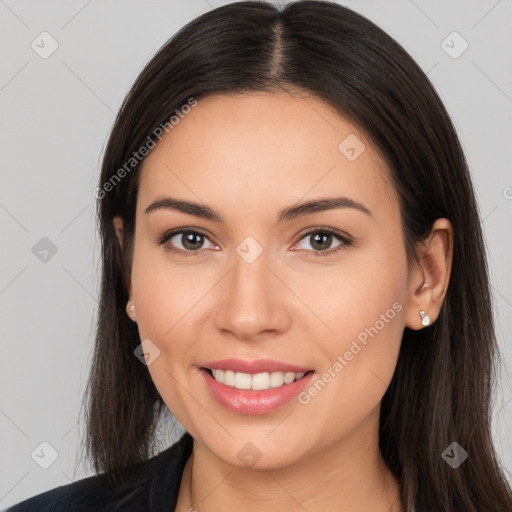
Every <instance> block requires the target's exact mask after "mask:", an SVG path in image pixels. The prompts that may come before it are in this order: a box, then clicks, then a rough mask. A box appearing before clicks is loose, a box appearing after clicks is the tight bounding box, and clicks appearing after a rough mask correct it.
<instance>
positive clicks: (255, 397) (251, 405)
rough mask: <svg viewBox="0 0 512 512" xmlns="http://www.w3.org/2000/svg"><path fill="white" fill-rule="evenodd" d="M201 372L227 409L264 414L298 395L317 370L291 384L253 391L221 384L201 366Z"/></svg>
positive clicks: (211, 390)
mask: <svg viewBox="0 0 512 512" xmlns="http://www.w3.org/2000/svg"><path fill="white" fill-rule="evenodd" d="M200 372H201V375H202V376H203V379H204V380H205V383H206V386H207V388H208V389H209V390H210V392H211V393H212V395H213V397H214V398H215V399H216V400H217V402H219V403H220V404H221V405H223V406H224V407H226V409H229V410H231V411H235V412H240V413H242V414H264V413H267V412H272V411H275V410H276V409H279V407H281V406H282V405H284V404H285V403H287V402H289V401H290V400H292V399H293V398H294V397H296V396H297V395H298V394H299V393H300V392H301V391H302V390H303V389H304V388H305V387H306V386H307V385H308V384H309V383H310V382H311V379H312V378H313V376H314V375H315V372H311V373H308V374H307V375H305V376H304V377H302V379H298V380H296V381H294V382H292V383H290V384H283V385H282V386H279V387H278V388H270V389H266V390H264V391H251V390H247V389H237V388H232V387H230V386H226V385H224V384H221V383H220V382H217V381H216V380H215V379H214V378H213V377H212V376H211V375H210V374H209V373H208V372H207V371H206V370H205V369H204V368H200Z"/></svg>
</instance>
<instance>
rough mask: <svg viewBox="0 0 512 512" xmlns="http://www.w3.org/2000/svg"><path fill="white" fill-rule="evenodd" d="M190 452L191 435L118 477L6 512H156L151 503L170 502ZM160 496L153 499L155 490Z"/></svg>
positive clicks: (84, 483)
mask: <svg viewBox="0 0 512 512" xmlns="http://www.w3.org/2000/svg"><path fill="white" fill-rule="evenodd" d="M191 449H192V438H191V436H190V434H188V433H185V435H184V436H183V437H182V438H181V439H180V440H179V441H178V442H177V443H175V444H173V445H172V446H171V447H170V448H167V449H166V450H164V451H163V452H161V453H159V454H157V455H155V456H154V457H152V458H150V459H148V460H146V461H144V462H141V463H139V464H136V465H134V466H130V467H128V468H124V469H123V470H122V471H120V472H119V473H118V474H117V475H113V474H108V475H107V474H106V473H101V474H98V475H94V476H90V477H87V478H83V479H81V480H78V481H76V482H73V483H71V484H67V485H63V486H60V487H56V488H54V489H51V490H49V491H46V492H43V493H41V494H38V495H36V496H33V497H32V498H29V499H27V500H25V501H22V502H21V503H18V504H16V505H14V506H12V507H10V508H8V509H7V511H6V512H64V511H65V512H91V511H92V510H94V511H95V512H107V511H114V510H115V511H119V512H121V511H130V512H132V511H133V512H136V511H139V510H140V511H147V510H153V509H154V510H158V508H155V507H153V506H152V505H151V503H150V502H151V501H155V500H157V501H160V500H163V501H164V502H167V503H169V502H172V501H173V500H174V499H175V498H177V490H178V489H179V482H180V480H181V475H182V472H183V467H184V465H185V462H186V459H187V458H188V455H189V454H190V451H191ZM155 488H156V489H158V491H159V495H158V497H157V496H153V495H155V492H154V489H155Z"/></svg>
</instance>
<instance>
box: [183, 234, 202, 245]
mask: <svg viewBox="0 0 512 512" xmlns="http://www.w3.org/2000/svg"><path fill="white" fill-rule="evenodd" d="M183 236H184V237H185V242H184V243H183V247H185V248H186V249H198V248H200V247H201V243H202V240H201V239H202V236H203V235H201V234H199V233H187V234H184V235H183ZM194 242H195V244H194Z"/></svg>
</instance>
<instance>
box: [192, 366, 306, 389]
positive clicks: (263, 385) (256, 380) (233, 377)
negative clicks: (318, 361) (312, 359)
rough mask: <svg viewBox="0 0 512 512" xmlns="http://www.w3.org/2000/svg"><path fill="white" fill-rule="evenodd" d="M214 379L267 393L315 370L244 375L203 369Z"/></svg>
mask: <svg viewBox="0 0 512 512" xmlns="http://www.w3.org/2000/svg"><path fill="white" fill-rule="evenodd" d="M201 369H202V370H204V371H205V372H206V373H208V374H209V375H210V377H211V378H212V379H214V380H215V381H217V382H218V383H219V384H223V385H224V386H227V387H230V388H234V389H243V390H246V391H265V390H267V389H272V388H280V387H282V386H287V385H289V384H292V383H293V382H296V381H298V380H301V379H304V378H305V377H307V376H308V375H310V374H311V373H314V370H309V371H306V372H279V371H276V372H261V373H253V374H250V373H244V372H235V371H233V370H221V369H214V368H206V367H202V368H201Z"/></svg>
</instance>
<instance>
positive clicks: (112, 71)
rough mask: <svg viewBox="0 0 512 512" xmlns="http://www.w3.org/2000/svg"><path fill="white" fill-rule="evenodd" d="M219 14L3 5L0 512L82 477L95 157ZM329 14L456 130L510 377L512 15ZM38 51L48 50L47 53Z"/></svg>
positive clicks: (498, 424)
mask: <svg viewBox="0 0 512 512" xmlns="http://www.w3.org/2000/svg"><path fill="white" fill-rule="evenodd" d="M223 3H230V2H217V1H212V0H210V1H206V0H193V1H191V0H188V1H186V2H185V1H182V2H177V1H165V2H164V1H157V0H152V1H134V0H124V1H123V2H122V4H121V3H119V2H112V1H103V2H102V1H99V0H89V1H86V0H80V1H77V0H72V1H70V0H67V1H63V0H59V1H45V2H36V1H35V0H34V1H14V0H5V1H4V0H0V53H1V67H0V106H1V114H0V119H1V121H0V123H1V124H0V127H1V133H0V137H1V156H0V158H1V174H0V180H1V181H0V183H1V186H0V230H1V231H0V236H1V242H0V243H1V252H0V255H1V259H0V337H1V341H2V358H1V362H0V365H1V367H0V379H1V381H0V382H1V393H2V394H1V399H0V432H1V441H0V450H1V452H0V453H1V456H0V460H1V468H0V508H5V507H7V506H8V505H11V504H13V503H16V502H18V501H20V500H22V499H24V498H27V497H29V496H31V495H34V494H36V493H39V492H42V491H44V490H46V489H50V488H53V487H56V486H59V485H63V484H67V483H69V482H70V481H72V480H75V479H77V478H81V477H83V476H85V475H87V474H91V471H90V470H88V469H87V468H85V467H79V468H78V469H77V470H76V471H75V463H76V462H77V457H78V454H79V449H78V447H79V441H80V438H81V436H82V435H83V423H82V422H81V420H80V418H79V409H80V403H81V399H82V394H83V391H84V386H85V381H86V377H87V373H88V368H89V362H90V355H91V349H92V341H93V332H94V322H95V318H96V308H97V300H96V297H97V293H98V288H97V285H98V265H99V245H98V238H97V235H96V233H95V229H96V228H95V219H94V202H95V200H94V197H93V189H94V188H95V187H96V182H97V179H98V173H99V163H100V158H101V154H102V150H103V146H104V144H105V141H106V138H107V135H108V131H109V129H110V127H111V125H112V122H113V120H114V115H115V113H116V112H117V110H118V108H119V106H120V104H121V101H122V99H123V97H124V95H125V93H126V92H127V90H128V88H129V86H130V85H131V83H132V82H133V80H134V79H135V77H136V76H137V74H138V73H139V71H140V70H141V69H142V67H143V66H144V64H145V63H146V62H147V61H148V60H149V59H150V58H151V56H152V55H153V53H154V52H155V51H156V50H157V49H158V48H159V47H160V46H161V45H162V44H163V43H164V42H165V41H166V40H167V39H168V38H169V37H170V36H171V35H172V34H173V33H174V32H176V31H177V30H178V29H179V28H180V27H182V26H183V25H184V24H185V23H186V22H188V21H189V20H191V19H193V18H194V17H196V16H197V15H199V14H201V13H203V12H206V11H207V10H209V9H211V8H213V7H217V6H219V5H221V4H223ZM340 3H343V4H345V5H348V6H349V7H351V8H353V9H354V10H356V11H358V12H360V13H362V14H364V15H366V16H367V17H368V18H370V19H371V20H373V21H374V22H376V23H377V24H378V25H379V26H380V27H382V28H383V29H384V30H386V31H387V32H388V33H389V34H390V35H392V36H393V37H394V38H395V39H397V40H398V42H400V43H401V44H402V45H403V46H404V47H405V48H406V50H407V51H409V53H410V54H411V55H412V56H413V57H414V58H415V59H416V61H417V62H418V64H419V65H420V66H421V67H422V69H424V70H425V71H426V72H428V75H429V77H430V79H431V80H432V82H433V83H434V85H435V87H436V88H437V90H438V92H439V94H440V96H441V98H442V99H443V101H444V102H445V104H446V106H447V108H448V111H449V113H450V114H451V116H452V119H453V120H454V123H455V125H456V127H457V130H458V132H459V136H460V138H461V140H462V144H463V146H464V148H465V151H466V154H467V157H468V160H469V164H470V168H471V172H472V175H473V178H474V184H475V188H476V193H477V196H478V201H479V206H480V211H481V216H482V223H483V228H484V232H485V236H486V243H487V246H488V251H489V263H490V268H491V277H492V285H493V291H494V300H495V310H496V323H497V329H498V336H499V342H500V345H501V348H502V351H503V356H504V358H505V366H506V368H507V369H508V371H510V366H511V363H512V347H511V343H510V333H511V332H512V279H511V274H512V266H511V265H510V261H511V260H512V247H511V236H510V224H511V221H512V215H511V213H512V173H511V172H510V169H511V167H510V165H511V162H512V154H511V153H512V123H511V116H510V114H511V110H512V73H511V67H512V66H511V62H512V45H511V39H512V37H511V34H512V30H511V26H510V25H511V20H512V1H511V0H498V1H496V0H485V1H484V0H480V1H475V0H472V1H467V0H464V1H462V0H460V1H451V2H449V3H448V2H446V1H441V0H436V1H426V0H415V1H412V0H393V1H387V2H383V1H381V0H365V1H364V2H363V1H346V2H340ZM121 5H122V8H121V7H120V6H121ZM43 31H47V32H48V33H49V34H51V36H52V37H53V38H54V39H55V40H56V41H57V43H58V45H59V46H58V49H57V50H56V51H55V52H54V53H53V54H52V55H50V56H49V57H48V58H46V59H43V58H41V57H40V54H38V53H36V51H35V50H34V49H32V47H31V44H32V42H33V41H34V40H35V43H34V44H39V46H40V47H41V46H42V45H43V43H41V42H40V41H41V38H40V37H38V36H39V34H41V32H43ZM453 31H456V32H458V33H459V34H460V35H461V36H462V38H464V40H465V41H467V43H468V44H469V47H468V48H467V50H466V51H465V52H464V53H462V54H461V55H458V56H457V58H453V55H455V54H458V53H460V51H461V50H462V49H463V44H464V42H463V40H461V39H460V38H459V39H458V38H457V37H458V36H455V38H454V37H453V36H451V37H450V38H448V39H446V38H447V36H449V35H450V34H451V33H452V32H453ZM44 37H47V36H44ZM445 40H446V42H445V43H443V41H445ZM38 42H39V43H38ZM44 46H45V49H46V50H48V49H49V48H50V40H49V39H45V43H44ZM445 50H448V51H449V52H451V53H452V56H450V55H449V54H448V53H447V51H445ZM39 51H42V49H39ZM43 237H47V238H48V239H49V240H50V241H51V243H52V244H54V246H55V247H56V249H57V252H56V254H54V255H52V252H51V250H50V252H48V254H47V255H46V261H41V259H40V258H44V257H45V256H44V252H42V253H40V254H38V251H37V250H34V252H35V253H36V254H34V252H33V247H34V246H35V245H36V244H37V243H38V242H39V241H40V239H41V238H43ZM39 244H40V245H38V246H36V249H38V250H39V251H42V250H44V249H45V248H46V249H48V241H42V242H39ZM36 255H37V256H36ZM499 384H500V385H499V386H498V388H497V395H496V404H495V412H494V416H493V433H494V437H495V442H496V446H497V449H498V452H499V453H500V454H501V456H502V460H503V463H504V465H505V466H506V468H507V471H508V478H509V479H510V471H511V470H512V440H511V438H512V435H511V429H510V425H511V423H512V390H511V386H510V377H509V373H504V374H503V375H502V380H501V381H500V383H499ZM42 442H47V443H49V444H50V445H51V447H53V450H55V451H56V452H57V454H58V457H57V459H56V460H55V461H54V462H53V464H51V465H50V466H49V467H48V469H43V468H42V467H40V466H41V465H45V464H48V463H50V462H52V454H53V452H52V448H49V447H48V446H47V445H43V446H41V445H40V443H42ZM34 450H35V452H34ZM33 453H34V455H33V456H32V455H31V454H33ZM469 459H471V454H470V455H469Z"/></svg>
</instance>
